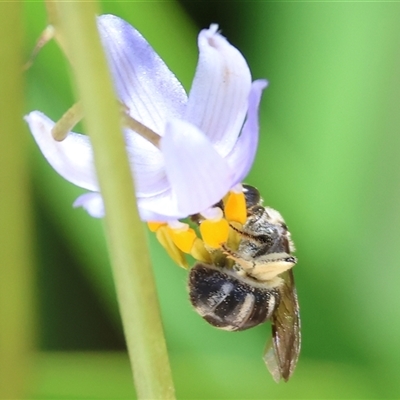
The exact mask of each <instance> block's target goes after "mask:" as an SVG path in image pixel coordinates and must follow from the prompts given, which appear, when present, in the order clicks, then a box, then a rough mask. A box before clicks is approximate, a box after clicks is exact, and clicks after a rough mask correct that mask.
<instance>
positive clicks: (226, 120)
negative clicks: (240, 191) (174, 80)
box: [185, 25, 251, 157]
mask: <svg viewBox="0 0 400 400" xmlns="http://www.w3.org/2000/svg"><path fill="white" fill-rule="evenodd" d="M217 29H218V26H217V25H211V27H210V29H204V30H202V31H201V32H200V35H199V39H198V44H199V49H200V54H199V62H198V65H197V70H196V75H195V77H194V81H193V85H192V88H191V90H190V94H189V101H188V105H187V109H186V114H185V119H186V120H187V121H189V122H190V123H192V124H194V125H196V126H197V127H199V128H200V129H201V130H202V131H203V132H204V133H205V134H206V135H207V137H208V138H209V139H210V141H211V142H212V143H213V145H214V147H215V148H216V149H217V151H218V152H219V153H220V154H221V156H222V157H225V155H226V154H228V153H229V152H230V151H231V150H232V147H233V146H234V144H235V143H236V140H237V137H238V136H239V133H240V129H241V128H242V125H243V121H244V118H245V115H246V111H247V98H248V96H249V92H250V87H251V74H250V70H249V67H248V65H247V63H246V60H245V59H244V57H243V56H242V54H241V53H240V52H239V51H238V50H237V49H236V48H235V47H233V46H232V45H231V44H229V42H228V41H227V40H226V39H225V38H224V37H223V36H221V35H220V34H219V33H218V32H217Z"/></svg>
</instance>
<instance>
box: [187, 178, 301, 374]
mask: <svg viewBox="0 0 400 400" xmlns="http://www.w3.org/2000/svg"><path fill="white" fill-rule="evenodd" d="M243 188H244V194H245V197H246V207H247V213H248V217H247V221H246V222H245V224H244V225H243V228H242V229H241V230H238V229H237V228H235V227H233V226H232V228H233V229H234V230H236V231H237V233H238V234H239V235H240V237H241V240H240V244H239V247H238V249H237V250H236V251H234V250H232V249H231V248H229V247H228V246H227V245H226V244H225V245H223V246H222V253H223V255H224V257H222V258H221V257H220V258H219V259H218V258H217V259H216V260H217V261H216V262H215V263H214V264H212V265H211V264H205V263H197V264H196V265H195V266H194V267H193V268H192V269H191V270H190V273H189V297H190V301H191V303H192V305H193V307H194V309H195V310H196V311H197V312H198V313H199V314H200V316H201V317H203V318H204V319H205V320H206V321H207V322H208V323H210V324H211V325H213V326H215V327H217V328H219V329H224V330H227V331H242V330H245V329H249V328H252V327H255V326H257V325H260V324H262V323H263V322H265V321H267V320H270V321H271V327H272V337H271V339H270V340H269V341H268V343H267V346H266V348H265V352H264V356H263V359H264V361H265V363H266V366H267V368H268V369H269V371H270V373H271V375H272V377H273V378H274V380H275V381H276V382H279V381H280V380H281V379H283V380H284V381H288V380H289V378H290V377H291V376H292V374H293V371H294V369H295V367H296V364H297V360H298V356H299V352H300V344H301V334H300V313H299V303H298V300H297V293H296V288H295V284H294V277H293V270H292V268H293V267H294V265H295V264H296V262H297V259H296V258H295V257H294V256H293V255H292V253H293V252H294V250H295V249H294V245H293V242H292V240H291V235H290V232H289V230H288V228H287V226H286V224H285V222H284V220H283V218H282V216H281V215H280V213H279V212H278V211H276V210H274V209H272V208H270V207H264V206H263V205H262V199H261V197H260V193H259V191H258V190H257V189H256V188H254V187H252V186H248V185H244V187H243ZM221 260H222V261H221ZM230 260H233V265H229V264H232V261H230Z"/></svg>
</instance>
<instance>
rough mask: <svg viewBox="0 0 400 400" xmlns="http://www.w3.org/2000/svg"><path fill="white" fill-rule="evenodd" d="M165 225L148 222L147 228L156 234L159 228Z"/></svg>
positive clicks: (164, 223)
mask: <svg viewBox="0 0 400 400" xmlns="http://www.w3.org/2000/svg"><path fill="white" fill-rule="evenodd" d="M163 225H166V222H148V223H147V226H148V227H149V229H150V231H151V232H156V231H157V230H158V228H159V227H160V226H163Z"/></svg>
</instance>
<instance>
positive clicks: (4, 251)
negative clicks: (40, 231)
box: [0, 1, 35, 399]
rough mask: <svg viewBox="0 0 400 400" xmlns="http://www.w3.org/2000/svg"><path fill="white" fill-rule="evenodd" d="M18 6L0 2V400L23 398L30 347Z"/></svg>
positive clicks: (27, 213)
mask: <svg viewBox="0 0 400 400" xmlns="http://www.w3.org/2000/svg"><path fill="white" fill-rule="evenodd" d="M22 28H23V27H22V3H21V2H18V1H17V2H0V38H1V39H0V93H1V95H0V130H1V145H0V192H1V197H0V398H1V399H17V398H26V396H27V394H26V389H27V378H28V377H29V367H30V363H31V359H30V357H31V354H32V348H33V341H34V336H35V335H34V334H33V331H34V329H33V314H34V313H33V307H32V303H33V302H32V287H33V279H32V275H33V274H32V272H33V271H32V263H31V260H32V251H31V241H30V240H31V238H30V237H29V234H30V233H31V229H30V228H31V224H30V222H31V219H30V207H29V206H30V198H29V189H30V187H29V176H28V175H29V174H28V165H27V157H26V147H25V144H26V141H25V138H26V139H27V138H28V136H27V135H26V132H25V129H24V128H25V127H24V125H23V120H22V113H23V112H22V95H23V83H22V76H23V75H22Z"/></svg>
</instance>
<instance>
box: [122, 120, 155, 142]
mask: <svg viewBox="0 0 400 400" xmlns="http://www.w3.org/2000/svg"><path fill="white" fill-rule="evenodd" d="M122 124H123V125H124V126H126V127H127V128H129V129H132V130H133V131H135V132H136V133H138V134H139V135H140V136H142V137H143V138H145V139H146V140H147V141H148V142H150V143H151V144H153V145H154V146H155V147H157V149H159V148H160V140H161V136H160V135H158V134H157V133H155V132H154V131H152V130H151V129H150V128H148V127H147V126H145V125H143V124H142V123H141V122H139V121H136V119H134V118H132V117H131V116H130V115H128V114H126V113H125V112H123V113H122Z"/></svg>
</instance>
